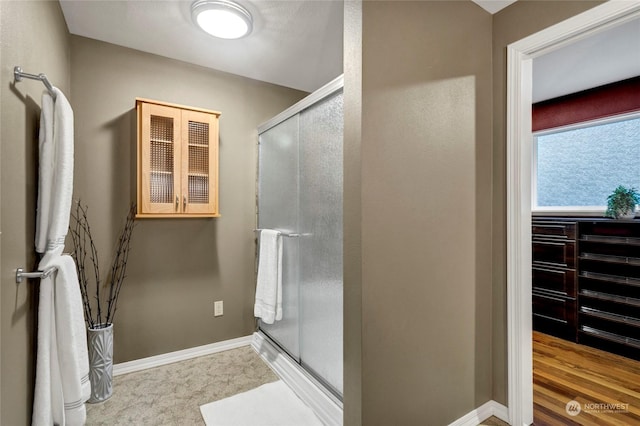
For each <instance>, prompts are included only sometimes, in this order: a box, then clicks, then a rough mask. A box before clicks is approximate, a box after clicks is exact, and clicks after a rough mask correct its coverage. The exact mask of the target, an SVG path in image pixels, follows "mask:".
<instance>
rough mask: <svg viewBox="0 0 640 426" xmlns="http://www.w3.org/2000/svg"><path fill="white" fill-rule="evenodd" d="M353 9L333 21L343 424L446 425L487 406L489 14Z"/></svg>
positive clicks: (428, 5)
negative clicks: (340, 40) (341, 105)
mask: <svg viewBox="0 0 640 426" xmlns="http://www.w3.org/2000/svg"><path fill="white" fill-rule="evenodd" d="M361 7H362V14H361V16H360V17H361V21H360V22H358V12H357V10H353V9H352V8H354V6H353V5H347V12H346V13H345V16H347V22H346V24H347V32H346V40H347V48H346V49H345V51H346V52H347V56H346V59H345V62H346V63H345V73H346V76H345V78H346V86H345V98H346V99H347V101H346V104H345V112H346V114H347V122H346V123H345V127H346V131H345V137H346V138H345V145H346V147H345V155H346V158H345V226H356V227H359V228H360V229H359V233H360V235H358V232H356V231H353V230H350V229H346V230H345V239H346V240H345V246H346V248H347V249H345V255H346V256H347V258H346V259H345V315H346V321H347V324H346V325H345V333H347V336H346V337H345V344H346V345H347V346H346V350H347V358H348V364H347V369H348V371H347V375H346V378H345V379H346V388H345V389H346V391H345V406H346V410H347V413H346V415H345V418H346V421H347V424H354V425H355V424H358V422H360V421H361V423H362V424H366V425H387V424H402V425H424V424H433V425H437V424H448V423H450V422H452V421H454V420H456V419H458V418H459V417H461V416H462V415H464V414H466V413H467V412H469V411H471V410H472V409H474V408H475V407H477V406H478V405H480V404H481V403H483V402H486V401H487V400H489V399H490V398H491V267H490V265H491V255H490V246H491V208H490V207H491V108H490V105H491V102H492V94H491V15H490V14H488V13H487V12H485V11H483V10H482V9H481V8H479V7H478V6H477V5H475V4H473V3H471V2H450V1H442V2H439V1H428V2H411V1H407V2H363V4H362V6H361ZM360 25H361V31H360V33H358V28H359V27H360ZM358 43H360V46H359V48H360V52H361V58H358V54H356V53H353V50H354V49H355V50H357V44H358ZM350 52H351V53H350ZM352 58H355V59H352ZM358 60H359V61H360V62H359V63H355V61H358ZM360 81H361V86H358V84H359V82H360ZM360 90H361V98H360V99H357V98H358V92H359V91H360ZM352 309H353V310H354V311H355V312H357V311H359V310H360V309H361V317H360V318H355V317H354V316H353V315H351V313H350V311H351V310H352ZM359 349H361V355H360V359H354V358H355V357H354V356H353V355H352V354H350V352H351V351H355V352H356V353H357V352H358V351H359ZM354 370H355V371H354ZM360 381H361V386H360V387H359V388H358V385H357V383H359V382H360ZM354 383H356V385H355V386H354ZM360 407H361V413H358V412H357V410H358V409H359V408H360ZM360 416H361V417H360Z"/></svg>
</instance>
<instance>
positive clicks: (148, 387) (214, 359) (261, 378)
mask: <svg viewBox="0 0 640 426" xmlns="http://www.w3.org/2000/svg"><path fill="white" fill-rule="evenodd" d="M276 380H278V377H277V376H276V375H275V374H274V373H273V371H272V370H271V369H270V368H269V367H268V366H267V365H266V364H265V363H264V362H263V361H262V359H261V358H260V356H258V354H256V353H255V351H254V350H253V349H252V348H251V347H250V346H246V347H242V348H238V349H232V350H229V351H224V352H219V353H217V354H213V355H207V356H203V357H198V358H193V359H190V360H186V361H182V362H177V363H174V364H168V365H164V366H161V367H156V368H151V369H148V370H143V371H138V372H135V373H129V374H124V375H121V376H116V377H114V381H113V396H112V397H111V398H109V399H108V400H107V401H105V402H102V403H99V404H87V425H88V426H94V425H95V426H97V425H101V426H116V425H127V426H132V425H140V426H151V425H162V426H169V425H175V426H191V425H200V426H202V425H204V421H203V420H202V415H201V414H200V405H202V404H206V403H208V402H212V401H216V400H218V399H222V398H226V397H228V396H231V395H235V394H237V393H240V392H245V391H248V390H250V389H253V388H256V387H258V386H260V385H262V384H265V383H269V382H273V381H276Z"/></svg>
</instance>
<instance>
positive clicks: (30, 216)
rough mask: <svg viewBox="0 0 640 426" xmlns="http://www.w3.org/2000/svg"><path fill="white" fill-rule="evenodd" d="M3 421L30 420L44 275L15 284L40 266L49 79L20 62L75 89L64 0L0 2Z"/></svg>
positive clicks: (0, 421) (22, 422)
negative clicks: (37, 241) (18, 74)
mask: <svg viewBox="0 0 640 426" xmlns="http://www.w3.org/2000/svg"><path fill="white" fill-rule="evenodd" d="M0 15H1V17H0V31H1V33H0V40H1V47H0V49H1V54H0V57H1V60H0V64H1V67H0V73H1V74H0V78H1V81H2V84H1V86H0V109H1V114H0V121H1V126H0V127H1V129H2V133H1V136H0V140H1V144H2V146H1V154H0V157H1V162H0V168H1V171H2V174H1V186H0V197H1V198H0V205H1V206H2V207H1V208H0V212H1V213H0V217H1V218H2V220H1V222H0V228H1V229H0V231H2V234H1V236H0V238H1V239H2V243H1V250H2V252H1V253H2V257H1V258H0V261H1V263H2V265H1V266H2V269H1V270H2V279H1V280H0V293H1V306H0V311H1V315H0V323H1V324H0V327H1V331H0V335H1V336H2V337H1V338H0V341H1V342H0V345H1V348H2V357H1V363H2V365H1V371H0V377H1V380H2V384H1V387H0V392H1V393H2V395H1V398H0V401H1V404H2V410H1V415H0V424H3V425H26V424H28V423H29V422H30V417H31V400H32V397H33V381H34V368H33V365H34V362H35V357H34V338H35V309H36V306H37V305H36V303H37V300H36V296H37V294H38V293H37V291H36V289H37V283H38V281H37V280H36V281H31V282H23V283H22V284H20V285H16V283H15V268H16V267H18V266H22V267H25V268H29V269H34V268H35V266H36V259H35V252H34V233H35V211H36V210H35V206H36V194H37V192H36V190H37V188H36V187H37V169H36V164H37V163H36V158H37V147H38V126H39V119H40V103H41V95H42V91H43V89H44V86H43V85H42V84H41V83H40V82H37V81H31V80H24V81H22V82H21V83H18V84H17V85H15V86H14V85H13V67H14V66H15V65H20V66H22V68H23V69H24V70H25V71H26V72H29V73H35V74H38V73H41V72H44V73H46V74H47V77H48V78H49V79H50V80H51V82H52V83H53V84H55V85H56V86H58V87H59V88H60V89H62V90H63V91H64V92H65V93H69V89H70V73H69V69H70V65H69V58H70V51H69V35H68V33H67V27H66V24H65V22H64V18H63V16H62V12H61V10H60V6H59V4H58V2H51V1H43V2H40V1H34V2H17V1H2V2H0Z"/></svg>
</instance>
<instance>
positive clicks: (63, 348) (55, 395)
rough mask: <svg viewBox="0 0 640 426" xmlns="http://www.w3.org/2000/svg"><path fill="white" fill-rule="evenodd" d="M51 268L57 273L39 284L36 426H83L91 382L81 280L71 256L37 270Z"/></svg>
mask: <svg viewBox="0 0 640 426" xmlns="http://www.w3.org/2000/svg"><path fill="white" fill-rule="evenodd" d="M51 267H55V268H56V272H53V273H52V274H51V275H50V276H48V277H47V278H43V279H42V280H41V282H40V283H41V284H40V305H39V307H38V357H37V360H36V387H35V396H34V403H33V419H32V425H38V426H39V425H43V426H44V425H47V426H50V425H53V424H58V425H67V426H74V425H83V424H84V423H85V421H86V410H85V406H84V403H85V401H87V399H89V396H90V395H91V384H90V382H89V358H88V354H87V336H86V329H85V327H84V317H83V310H82V299H81V296H80V287H79V285H78V276H77V274H76V267H75V263H74V262H73V259H72V258H71V256H68V255H63V256H57V257H53V256H52V257H51V260H50V261H48V262H47V263H42V262H41V263H40V265H39V267H38V268H39V269H40V270H46V269H48V268H51Z"/></svg>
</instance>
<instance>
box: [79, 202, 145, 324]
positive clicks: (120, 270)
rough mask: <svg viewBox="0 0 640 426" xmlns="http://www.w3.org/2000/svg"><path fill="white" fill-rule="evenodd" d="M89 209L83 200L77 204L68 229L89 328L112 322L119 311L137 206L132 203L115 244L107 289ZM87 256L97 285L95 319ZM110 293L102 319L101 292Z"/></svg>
mask: <svg viewBox="0 0 640 426" xmlns="http://www.w3.org/2000/svg"><path fill="white" fill-rule="evenodd" d="M87 210H88V207H87V206H84V207H83V206H82V203H81V201H80V200H78V201H77V202H76V206H75V211H73V212H72V214H71V217H72V218H73V220H74V223H73V227H71V226H70V227H69V229H70V231H71V238H72V240H73V257H74V258H75V261H76V270H77V272H78V281H79V283H80V293H81V295H82V304H83V307H84V316H85V321H86V323H87V326H88V327H90V328H95V327H97V326H98V327H99V326H102V325H108V324H112V323H113V318H114V316H115V312H116V305H117V302H118V296H119V295H120V290H121V288H122V283H123V282H124V279H125V278H126V270H127V260H128V258H129V248H130V242H131V235H132V233H133V228H134V219H135V212H136V206H135V204H132V205H131V207H130V208H129V213H128V215H127V220H126V223H125V226H124V228H123V230H122V232H121V233H120V236H119V238H118V242H117V244H116V254H115V257H114V259H113V263H112V265H111V271H110V274H109V277H108V279H107V284H106V285H105V287H108V289H106V290H105V289H101V285H100V283H101V281H100V268H99V263H98V250H97V249H96V246H95V244H94V241H93V236H92V235H91V227H90V226H89V220H88V217H87ZM87 256H88V257H89V261H90V262H91V265H92V267H93V282H94V283H95V296H94V299H95V306H96V316H95V317H94V316H93V311H92V303H91V300H90V297H89V287H90V282H91V280H90V278H89V277H88V276H87V267H86V263H87ZM105 291H106V292H107V293H108V297H107V300H106V303H107V312H106V315H105V316H104V318H103V309H102V308H103V306H102V305H103V299H102V293H103V292H105Z"/></svg>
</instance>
